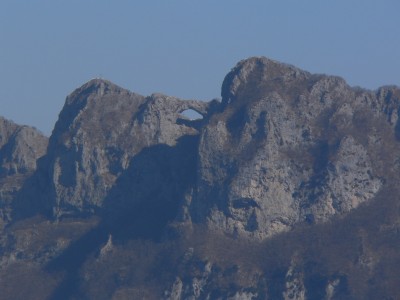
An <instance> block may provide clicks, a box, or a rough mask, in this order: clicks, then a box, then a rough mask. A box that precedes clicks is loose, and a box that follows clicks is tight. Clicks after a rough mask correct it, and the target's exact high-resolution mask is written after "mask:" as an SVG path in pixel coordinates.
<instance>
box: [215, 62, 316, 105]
mask: <svg viewBox="0 0 400 300" xmlns="http://www.w3.org/2000/svg"><path fill="white" fill-rule="evenodd" d="M309 76H310V74H309V73H308V72H305V71H302V70H300V69H298V68H296V67H294V66H291V65H288V64H284V63H280V62H277V61H275V60H272V59H269V58H266V57H251V58H248V59H245V60H242V61H240V62H239V63H238V64H237V65H236V66H235V67H234V68H233V69H232V70H231V71H230V72H229V73H228V75H227V76H226V77H225V79H224V81H223V83H222V91H221V96H222V102H223V103H224V104H228V103H231V102H233V101H235V100H236V99H238V98H247V97H251V95H252V94H254V93H260V92H261V93H262V92H263V91H265V90H266V89H273V88H276V87H277V85H287V84H289V82H291V81H295V80H299V79H306V78H308V77H309Z"/></svg>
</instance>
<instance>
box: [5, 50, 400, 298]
mask: <svg viewBox="0 0 400 300" xmlns="http://www.w3.org/2000/svg"><path fill="white" fill-rule="evenodd" d="M399 107H400V89H398V88H397V87H382V88H380V89H378V90H376V91H368V90H363V89H361V88H352V87H350V86H348V85H347V84H346V82H345V81H344V80H343V79H341V78H338V77H332V76H326V75H315V74H310V73H308V72H306V71H303V70H300V69H298V68H296V67H293V66H290V65H285V64H282V63H278V62H276V61H272V60H269V59H267V58H264V57H255V58H250V59H247V60H244V61H241V62H239V63H238V64H237V66H236V67H235V68H233V69H232V70H231V72H230V73H229V74H228V75H227V76H226V78H225V80H224V82H223V85H222V101H221V102H219V101H216V100H213V101H211V102H201V101H194V100H181V99H178V98H175V97H169V96H166V95H162V94H153V95H151V96H148V97H144V96H141V95H138V94H135V93H132V92H130V91H127V90H125V89H123V88H121V87H118V86H116V85H115V84H113V83H111V82H109V81H106V80H101V79H94V80H91V81H89V82H88V83H86V84H84V85H83V86H82V87H80V88H78V89H77V90H75V91H74V92H72V93H71V94H70V95H69V96H68V97H67V99H66V102H65V105H64V107H63V109H62V111H61V112H60V115H59V119H58V121H57V123H56V125H55V128H54V130H53V133H52V135H51V137H50V139H49V141H47V138H46V137H43V136H42V135H41V134H40V133H38V132H37V131H36V130H34V129H32V128H30V127H26V126H19V125H16V124H14V123H12V122H9V121H7V120H5V119H2V118H1V119H0V159H1V160H0V204H1V207H0V213H1V215H0V219H1V222H2V224H3V225H7V227H6V228H5V229H2V230H3V233H4V234H3V235H2V236H1V238H0V278H1V279H2V280H0V290H6V293H8V295H10V297H9V298H12V297H14V296H15V295H16V293H15V291H14V290H15V289H10V286H12V278H13V276H11V275H12V274H17V275H16V276H19V275H18V274H21V270H22V269H24V270H25V275H24V276H26V280H25V281H26V283H27V284H25V285H24V286H25V287H24V289H22V290H20V291H19V292H20V294H19V297H21V295H25V296H27V297H28V298H29V296H31V297H33V298H35V297H36V298H46V297H48V298H51V299H63V298H65V299H74V297H75V298H78V299H79V298H92V299H110V298H112V297H114V299H125V298H146V297H147V298H150V299H152V298H154V299H160V298H165V299H207V297H208V298H209V299H277V298H283V299H323V298H324V297H325V298H326V299H354V297H353V298H352V296H354V295H361V291H362V293H364V294H363V295H369V293H370V292H371V293H372V290H369V289H371V288H370V287H369V282H372V281H374V280H375V281H374V282H375V287H374V288H373V291H375V294H374V295H382V294H385V293H386V294H385V295H389V296H393V295H397V294H396V291H395V290H393V288H392V286H391V285H390V284H389V285H390V288H387V290H385V284H386V283H385V281H382V280H380V279H379V278H385V276H386V278H390V277H391V276H392V275H391V274H392V273H391V272H396V271H395V270H393V269H392V267H391V266H394V265H396V264H395V263H394V262H395V261H397V259H398V256H396V255H394V254H393V256H390V255H389V256H388V257H384V256H383V255H382V253H383V252H390V251H394V250H393V249H396V247H397V246H398V242H397V240H398V239H396V238H395V236H396V234H397V233H396V232H398V230H399V226H398V224H400V217H399V215H398V211H399V207H398V204H397V203H398V201H397V196H396V195H397V194H398V192H397V186H398V182H399V180H400V177H399V175H398V174H400V172H399V159H398V153H400V143H399V139H400V130H399V128H400V121H399V118H398V116H399ZM188 109H191V110H194V111H196V112H198V113H200V114H201V115H202V117H203V118H202V119H198V120H190V119H189V118H186V117H185V116H184V115H183V114H182V113H183V112H184V111H185V110H188ZM38 216H41V217H38ZM3 225H2V227H3ZM378 236H379V237H381V239H382V240H379V241H378V240H377V237H378ZM382 241H385V242H384V245H385V246H384V247H382V246H381V244H382ZM325 245H326V246H325ZM332 249H333V250H332ZM341 253H345V254H344V256H343V255H341ZM390 253H392V252H390ZM393 253H394V252H393ZM130 265H134V266H135V267H134V268H130V267H127V266H130ZM10 274H11V275H10ZM52 274H57V276H56V277H54V276H53V275H52ZM53 277H54V278H53ZM149 277H152V278H153V279H152V280H151V281H149V280H147V279H148V278H149ZM392 277H393V276H392ZM24 278H25V277H24ZM33 278H34V279H33ZM32 282H34V284H33V283H32ZM28 283H30V284H28ZM33 285H35V286H36V285H40V286H42V287H43V289H39V290H35V292H33V290H34V287H33ZM393 286H395V285H393ZM368 291H369V292H368ZM32 293H33V294H32ZM33 295H37V296H33ZM25 296H24V297H25ZM15 297H16V296H15ZM124 297H125V298H124ZM335 297H336V298H335ZM346 297H347V298H346ZM356 298H357V297H356ZM364 298H365V297H364ZM360 299H363V297H361V298H360Z"/></svg>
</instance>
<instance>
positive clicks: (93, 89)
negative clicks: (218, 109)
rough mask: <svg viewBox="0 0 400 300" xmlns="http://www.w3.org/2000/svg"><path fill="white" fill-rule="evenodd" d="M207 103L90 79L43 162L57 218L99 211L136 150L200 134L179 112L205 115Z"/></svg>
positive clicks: (70, 103) (70, 102)
mask: <svg viewBox="0 0 400 300" xmlns="http://www.w3.org/2000/svg"><path fill="white" fill-rule="evenodd" d="M206 107H207V104H206V103H204V102H197V101H183V100H179V99H177V98H174V97H168V96H165V95H161V94H154V95H152V96H150V97H147V98H146V97H143V96H141V95H138V94H135V93H132V92H129V91H127V90H124V89H122V88H120V87H118V86H116V85H114V84H113V83H111V82H109V81H106V80H100V79H94V80H91V81H89V82H88V83H86V84H85V85H83V86H82V87H80V88H79V89H77V90H75V91H74V92H73V93H72V94H71V95H69V96H68V97H67V100H66V103H65V106H64V108H63V109H62V111H61V113H60V116H59V119H58V121H57V123H56V125H55V128H54V131H53V133H52V136H51V138H50V142H49V149H48V152H47V155H46V157H45V159H44V160H43V164H42V165H41V166H40V170H39V172H38V177H40V178H43V177H45V178H49V182H45V183H44V185H45V186H41V187H40V189H41V190H45V191H46V192H45V195H46V197H47V200H46V203H47V205H49V204H50V206H51V209H52V210H53V213H54V215H55V216H57V217H59V216H63V215H79V214H83V215H84V214H92V213H94V212H96V211H98V210H99V209H100V208H102V206H103V202H104V199H105V198H106V196H107V194H108V192H109V191H110V190H111V188H112V187H113V186H114V184H115V182H116V180H117V179H118V178H119V176H120V175H121V174H123V173H124V172H125V170H126V169H127V168H128V166H129V165H130V162H131V159H132V158H133V157H134V156H135V155H137V154H138V153H139V152H141V151H142V150H143V149H144V148H149V147H151V146H153V145H156V144H165V145H169V146H174V145H175V144H176V142H177V140H178V139H179V138H180V137H181V136H183V135H193V134H197V129H196V128H195V127H196V126H188V124H186V123H185V121H187V120H183V119H182V120H181V122H179V119H180V118H183V116H181V115H180V113H181V112H182V111H184V110H186V109H189V108H190V109H194V110H196V111H198V112H200V113H203V114H205V113H206ZM187 122H188V121H187ZM143 168H145V166H143ZM143 171H144V172H146V170H145V169H144V170H143ZM38 186H40V185H38Z"/></svg>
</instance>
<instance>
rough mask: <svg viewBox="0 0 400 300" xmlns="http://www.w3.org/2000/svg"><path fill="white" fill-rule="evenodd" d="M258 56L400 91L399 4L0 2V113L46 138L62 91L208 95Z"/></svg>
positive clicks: (390, 0)
mask: <svg viewBox="0 0 400 300" xmlns="http://www.w3.org/2000/svg"><path fill="white" fill-rule="evenodd" d="M254 55H256V56H260V55H263V56H267V57H270V58H273V59H276V60H279V61H283V62H286V63H290V64H294V65H296V66H298V67H301V68H303V69H306V70H308V71H311V72H318V73H327V74H334V75H340V76H342V77H344V78H345V79H346V80H347V81H348V82H349V83H350V84H351V85H359V86H362V87H367V88H371V89H375V88H377V87H378V86H380V85H383V84H396V85H400V1H399V0H379V1H378V0H360V1H355V0H354V1H353V0H334V1H333V0H332V1H328V0H293V1H285V0H275V1H266V0H263V1H261V0H260V1H252V0H249V1H244V0H242V1H235V0H202V1H194V0H193V1H190V0H181V1H174V0H164V1H151V0H143V1H134V0H115V1H111V0H108V1H106V0H92V1H89V0H87V1H85V0H68V1H67V0H64V1H61V0H35V1H32V0H29V1H28V0H26V1H23V0H0V115H2V116H4V117H6V118H9V119H12V120H14V121H15V122H17V123H22V124H29V125H33V126H35V127H37V128H39V129H40V130H42V131H43V132H44V133H46V134H50V132H51V130H52V128H53V126H54V123H55V121H56V119H57V117H58V113H59V111H60V110H61V108H62V106H63V104H64V100H65V97H66V95H67V94H69V93H70V92H72V90H74V89H75V88H77V87H79V86H80V85H82V84H83V83H85V82H86V81H88V80H90V79H91V78H93V77H98V76H102V77H104V78H106V79H109V80H111V81H113V82H115V83H117V84H119V85H121V86H122V87H125V88H128V89H130V90H132V91H135V92H138V93H141V94H143V95H149V94H151V93H153V92H162V93H166V94H168V95H174V96H178V97H182V98H193V99H202V100H210V99H212V98H214V97H218V96H219V95H220V86H221V83H222V80H223V78H224V76H225V75H226V73H227V72H228V71H229V70H230V69H231V68H232V67H233V66H234V65H235V64H236V63H237V62H238V61H239V60H241V59H244V58H247V57H249V56H254Z"/></svg>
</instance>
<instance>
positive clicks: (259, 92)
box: [191, 57, 399, 239]
mask: <svg viewBox="0 0 400 300" xmlns="http://www.w3.org/2000/svg"><path fill="white" fill-rule="evenodd" d="M222 106H223V108H222V110H221V111H220V112H218V113H215V114H214V115H213V116H212V117H211V118H210V121H209V122H208V123H207V124H206V125H205V126H204V128H203V129H202V131H201V138H200V145H199V167H198V181H197V184H196V191H195V193H194V196H193V201H192V202H191V213H192V219H193V220H195V221H197V222H206V223H207V224H209V227H210V228H214V229H215V230H219V229H223V230H224V231H225V232H228V233H232V234H238V235H243V236H249V237H254V238H257V239H264V238H266V237H269V236H272V235H274V234H276V233H279V232H282V231H287V230H290V229H291V228H293V226H294V225H295V224H297V223H302V222H311V223H314V222H317V223H318V222H324V221H326V220H328V219H329V218H330V217H331V216H333V215H341V214H344V213H346V212H349V211H350V210H352V209H354V208H356V207H357V206H359V204H360V203H363V202H366V201H368V200H369V199H372V198H373V197H374V195H376V193H377V192H378V191H379V190H380V188H381V186H382V184H383V182H384V181H385V178H384V176H386V175H387V173H386V175H384V174H383V173H382V168H383V166H382V161H380V160H376V159H375V160H372V159H371V156H372V157H376V154H377V151H378V148H379V146H378V145H379V141H380V140H379V139H380V138H379V137H382V136H388V138H389V140H390V141H393V140H394V139H395V132H396V130H397V129H396V128H397V126H398V125H397V123H398V121H397V118H398V117H397V115H398V107H399V90H398V89H397V88H395V87H391V88H382V89H380V90H379V91H378V92H371V91H367V90H361V89H357V88H351V87H349V86H348V85H347V84H346V83H345V81H344V80H343V79H341V78H338V77H332V76H325V75H312V74H310V73H308V72H305V71H302V70H300V69H297V68H295V67H293V66H290V65H285V64H281V63H278V62H275V61H272V60H269V59H267V58H264V57H260V58H250V59H248V60H245V61H242V62H240V63H239V64H238V65H237V66H236V67H235V68H234V69H233V70H232V71H231V72H230V73H229V74H228V75H227V76H226V78H225V80H224V83H223V86H222ZM372 120H376V124H377V125H376V126H374V127H373V128H364V127H363V126H365V124H368V122H370V121H372ZM369 124H370V123H369ZM387 160H388V161H390V163H389V164H388V166H391V167H390V169H393V164H394V162H395V161H396V155H395V154H394V153H390V154H389V155H388V157H387ZM387 170H388V169H387Z"/></svg>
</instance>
